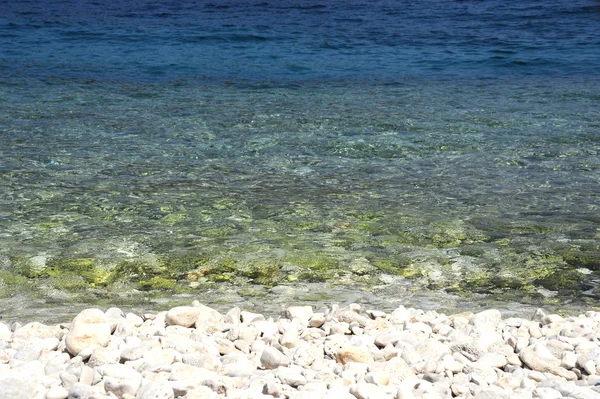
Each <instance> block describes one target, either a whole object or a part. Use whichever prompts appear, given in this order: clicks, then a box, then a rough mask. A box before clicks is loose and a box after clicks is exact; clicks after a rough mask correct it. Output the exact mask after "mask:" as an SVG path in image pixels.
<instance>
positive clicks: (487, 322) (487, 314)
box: [469, 309, 502, 328]
mask: <svg viewBox="0 0 600 399" xmlns="http://www.w3.org/2000/svg"><path fill="white" fill-rule="evenodd" d="M500 320H502V314H500V311H499V310H497V309H489V310H484V311H483V312H479V313H475V314H474V315H473V317H471V319H470V320H469V324H471V325H473V326H475V327H479V328H482V327H483V326H486V327H489V328H496V326H497V325H498V323H500Z"/></svg>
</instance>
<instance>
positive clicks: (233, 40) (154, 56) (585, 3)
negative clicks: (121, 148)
mask: <svg viewBox="0 0 600 399" xmlns="http://www.w3.org/2000/svg"><path fill="white" fill-rule="evenodd" d="M0 18H1V20H0V21H1V31H0V38H1V39H2V42H1V43H2V47H1V51H2V53H1V56H0V68H1V69H0V70H1V71H2V76H3V78H4V79H5V80H8V81H13V80H14V79H18V78H21V79H52V78H58V79H83V80H94V81H95V80H97V81H121V82H132V81H133V82H148V83H156V82H164V83H166V82H169V83H176V82H179V83H181V84H190V83H191V82H211V81H215V82H219V83H222V82H224V81H227V80H231V81H233V82H234V83H237V82H244V81H247V82H248V83H252V84H260V83H266V84H280V83H299V82H302V83H305V82H313V83H326V82H337V81H360V82H364V81H368V82H373V83H375V82H382V83H392V82H398V81H402V80H404V79H407V78H433V79H451V78H465V77H467V78H498V77H510V76H515V77H518V76H548V77H554V76H569V77H573V76H590V75H595V74H597V72H598V65H599V64H600V56H599V54H598V46H599V45H600V34H599V33H598V31H599V30H598V24H599V23H600V5H599V4H598V2H597V1H594V0H577V1H569V2H565V1H519V2H502V1H435V0H427V1H420V2H414V1H369V2H361V1H312V0H311V1H285V2H284V1H271V2H268V1H266V2H265V1H218V2H204V1H174V2H171V1H127V2H116V1H46V2H45V1H2V3H0Z"/></svg>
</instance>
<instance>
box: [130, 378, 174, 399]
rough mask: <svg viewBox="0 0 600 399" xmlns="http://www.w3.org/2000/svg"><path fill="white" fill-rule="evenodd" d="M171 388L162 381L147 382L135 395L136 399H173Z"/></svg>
mask: <svg viewBox="0 0 600 399" xmlns="http://www.w3.org/2000/svg"><path fill="white" fill-rule="evenodd" d="M174 397H175V393H174V392H173V388H171V385H169V384H168V383H167V382H164V381H157V382H154V381H149V382H146V383H144V385H142V387H141V388H140V389H139V390H138V392H137V394H136V395H135V398H136V399H173V398H174Z"/></svg>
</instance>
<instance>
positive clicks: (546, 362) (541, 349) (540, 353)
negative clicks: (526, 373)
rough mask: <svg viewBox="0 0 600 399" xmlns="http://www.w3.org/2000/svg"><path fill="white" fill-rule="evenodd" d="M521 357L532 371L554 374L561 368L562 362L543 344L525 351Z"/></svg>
mask: <svg viewBox="0 0 600 399" xmlns="http://www.w3.org/2000/svg"><path fill="white" fill-rule="evenodd" d="M519 357H520V358H521V360H522V361H523V363H525V364H526V365H527V366H529V367H530V368H531V369H532V370H537V371H541V372H550V373H554V372H555V371H556V370H557V369H558V367H560V360H559V359H557V358H556V357H554V355H553V354H552V352H551V351H550V350H549V349H548V348H547V347H546V346H545V345H543V344H541V343H536V344H534V345H531V346H528V347H527V348H525V349H523V350H522V351H521V353H519Z"/></svg>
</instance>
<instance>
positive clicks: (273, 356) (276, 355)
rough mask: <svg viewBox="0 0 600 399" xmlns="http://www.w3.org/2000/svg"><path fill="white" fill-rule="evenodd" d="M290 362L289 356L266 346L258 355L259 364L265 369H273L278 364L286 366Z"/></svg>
mask: <svg viewBox="0 0 600 399" xmlns="http://www.w3.org/2000/svg"><path fill="white" fill-rule="evenodd" d="M290 363H291V361H290V358H289V357H287V356H286V355H284V354H283V353H281V351H279V350H278V349H276V348H273V347H271V346H268V347H266V348H265V350H264V351H263V353H262V355H261V356H260V364H261V365H262V367H264V368H265V369H269V370H273V369H276V368H278V367H279V366H284V367H285V366H288V365H289V364H290Z"/></svg>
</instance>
